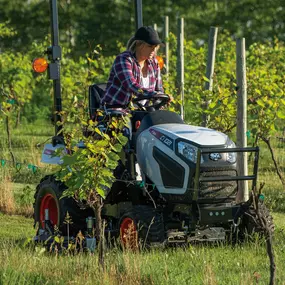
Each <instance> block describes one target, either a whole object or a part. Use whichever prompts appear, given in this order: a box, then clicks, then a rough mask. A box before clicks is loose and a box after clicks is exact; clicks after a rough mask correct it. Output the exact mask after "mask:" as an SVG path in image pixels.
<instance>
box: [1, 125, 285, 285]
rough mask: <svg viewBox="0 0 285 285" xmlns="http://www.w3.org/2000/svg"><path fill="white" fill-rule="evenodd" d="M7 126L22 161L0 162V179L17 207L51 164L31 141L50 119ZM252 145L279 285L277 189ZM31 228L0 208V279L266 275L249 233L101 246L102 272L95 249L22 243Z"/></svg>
mask: <svg viewBox="0 0 285 285" xmlns="http://www.w3.org/2000/svg"><path fill="white" fill-rule="evenodd" d="M2 132H3V131H2ZM12 133H13V134H12V138H13V141H12V142H13V144H12V146H13V149H14V154H15V157H16V160H17V161H19V162H21V163H23V167H22V168H21V169H20V170H18V171H17V170H15V169H14V168H13V167H12V166H11V165H8V164H7V165H5V167H2V168H0V179H1V180H0V182H1V181H5V183H8V184H9V183H10V184H11V187H10V188H11V189H12V192H13V195H14V202H15V204H16V208H17V209H21V207H27V206H29V205H30V206H31V205H32V203H33V194H34V189H35V187H36V184H37V183H39V181H40V179H41V178H42V177H43V176H44V175H46V174H47V173H50V172H51V171H52V168H51V167H48V166H46V165H43V164H41V163H40V155H41V150H42V147H37V144H38V143H43V142H44V141H45V140H47V139H49V138H50V137H51V136H52V134H53V127H52V126H51V125H50V124H47V125H46V128H44V127H34V126H33V125H25V126H22V127H21V128H20V129H14V130H13V132H12ZM0 134H1V131H0ZM1 135H2V134H1ZM260 147H261V152H260V167H259V179H258V180H259V182H265V186H264V188H263V192H264V193H265V203H266V204H267V206H269V207H270V208H271V209H272V210H273V216H274V221H275V226H276V234H275V241H274V250H275V258H276V265H277V278H276V284H278V285H279V284H281V285H285V214H284V213H285V192H284V189H283V187H282V185H281V183H280V180H279V178H278V176H277V174H276V172H275V169H274V167H273V162H272V161H271V157H270V154H269V152H268V150H267V148H266V146H265V145H264V144H262V143H261V144H260ZM274 150H275V151H276V155H277V160H278V163H279V164H280V166H281V168H282V170H283V173H284V172H285V144H284V143H280V142H278V141H274ZM2 157H4V158H5V159H7V160H10V158H9V153H8V151H7V148H6V142H5V135H4V134H3V136H1V140H0V158H2ZM29 163H32V164H35V165H37V166H40V167H41V168H39V169H38V171H37V172H36V173H33V172H32V171H31V170H29V169H28V168H27V165H28V164H29ZM4 179H6V180H4ZM8 188H9V187H8ZM20 212H21V211H20ZM34 234H35V229H34V228H33V220H32V219H31V218H24V217H23V216H9V215H3V214H1V213H0V284H1V285H2V284H3V285H6V284H29V285H30V284H92V285H93V284H130V285H133V284H179V285H180V284H194V285H195V284H197V285H200V284H207V285H210V284H211V285H214V284H217V285H223V284H225V285H230V284H233V285H236V284H240V285H250V284H268V283H269V282H268V280H269V260H268V257H267V254H266V247H265V243H264V241H259V240H255V241H253V242H251V243H245V244H243V245H240V246H235V247H231V246H229V245H220V246H209V245H204V246H201V245H192V246H189V247H187V248H184V249H182V248H175V249H167V250H158V249H157V250H152V251H148V252H142V253H126V252H125V253H123V252H122V251H120V250H118V249H116V248H115V249H112V250H109V251H107V253H106V271H105V273H102V272H100V269H99V268H98V264H97V259H98V256H97V253H96V252H95V254H94V255H92V254H87V253H84V254H77V255H74V256H73V255H69V256H67V255H66V254H63V255H57V254H55V253H53V254H50V253H47V252H45V251H43V248H42V247H39V246H36V247H34V246H24V244H25V241H27V240H28V239H31V238H32V237H33V235H34Z"/></svg>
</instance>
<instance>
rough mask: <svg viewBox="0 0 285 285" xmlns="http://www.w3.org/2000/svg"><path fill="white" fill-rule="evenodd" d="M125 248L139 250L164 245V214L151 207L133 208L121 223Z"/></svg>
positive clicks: (123, 217)
mask: <svg viewBox="0 0 285 285" xmlns="http://www.w3.org/2000/svg"><path fill="white" fill-rule="evenodd" d="M119 227H120V240H121V244H122V246H123V248H129V249H137V248H143V247H144V245H147V246H149V245H151V244H153V243H163V242H164V239H165V233H164V224H163V218H162V214H161V213H158V212H157V211H156V210H155V209H154V208H152V207H150V206H144V205H139V206H133V207H132V208H130V209H128V210H127V211H126V212H125V213H124V214H123V215H122V216H121V219H120V222H119Z"/></svg>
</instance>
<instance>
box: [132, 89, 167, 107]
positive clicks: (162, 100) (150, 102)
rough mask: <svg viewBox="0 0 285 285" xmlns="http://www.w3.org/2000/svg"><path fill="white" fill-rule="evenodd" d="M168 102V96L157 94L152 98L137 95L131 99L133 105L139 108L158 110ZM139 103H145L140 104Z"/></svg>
mask: <svg viewBox="0 0 285 285" xmlns="http://www.w3.org/2000/svg"><path fill="white" fill-rule="evenodd" d="M169 100H170V97H169V95H167V94H164V93H157V94H155V95H152V96H144V95H138V96H137V97H135V98H134V99H133V103H135V104H137V105H138V106H139V107H140V108H144V107H145V108H147V109H148V108H154V109H156V110H158V109H159V108H160V107H162V106H164V105H166V104H167V103H168V102H169ZM140 101H147V102H146V104H142V103H141V102H140Z"/></svg>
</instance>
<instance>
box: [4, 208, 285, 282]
mask: <svg viewBox="0 0 285 285" xmlns="http://www.w3.org/2000/svg"><path fill="white" fill-rule="evenodd" d="M274 218H275V220H276V223H277V233H276V240H275V255H276V264H277V278H276V284H285V254H284V251H285V234H284V230H285V227H284V226H285V222H284V220H285V219H284V218H285V215H284V214H281V213H278V214H276V215H274ZM0 223H1V230H0V241H1V242H0V256H1V262H2V266H1V267H0V280H1V278H2V280H1V281H2V283H1V282H0V284H16V282H15V283H9V282H12V280H17V284H83V282H84V284H177V285H178V284H179V285H180V284H207V285H208V284H219V285H223V284H225V285H229V284H242V285H243V284H245V285H250V284H268V280H269V270H268V267H269V261H268V258H267V254H266V251H265V244H264V242H263V241H260V240H257V239H256V240H254V241H253V242H250V243H245V244H243V245H241V246H234V247H231V246H229V245H219V246H211V245H204V246H202V245H190V246H189V247H187V248H175V249H166V250H158V249H156V250H151V251H146V252H142V253H131V252H124V253H123V252H121V251H120V250H119V249H117V248H115V249H113V250H109V251H108V252H107V254H106V271H105V273H102V272H101V271H100V268H98V264H97V254H95V255H92V254H87V253H86V254H78V255H75V256H73V255H68V256H66V255H56V254H49V253H46V252H45V251H43V249H42V248H41V247H36V248H34V247H29V246H27V247H24V246H23V242H19V241H18V239H21V241H22V240H23V238H28V237H31V236H32V235H33V233H34V229H33V226H32V219H28V218H23V217H19V216H5V215H1V216H0ZM2 225H3V226H2ZM257 281H258V283H257Z"/></svg>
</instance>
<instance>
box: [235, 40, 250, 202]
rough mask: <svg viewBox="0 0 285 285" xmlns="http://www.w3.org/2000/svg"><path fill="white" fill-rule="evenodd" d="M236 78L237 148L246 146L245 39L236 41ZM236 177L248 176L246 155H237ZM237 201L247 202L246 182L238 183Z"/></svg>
mask: <svg viewBox="0 0 285 285" xmlns="http://www.w3.org/2000/svg"><path fill="white" fill-rule="evenodd" d="M236 77H237V131H236V135H237V147H246V146H247V138H246V132H247V83H246V59H245V39H244V38H242V39H237V41H236ZM237 170H238V175H241V176H245V175H248V167H247V153H246V152H243V153H238V154H237ZM238 183H239V184H238V186H239V187H238V189H239V191H238V195H237V201H238V202H241V201H247V200H248V198H249V195H248V182H247V181H239V182H238Z"/></svg>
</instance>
